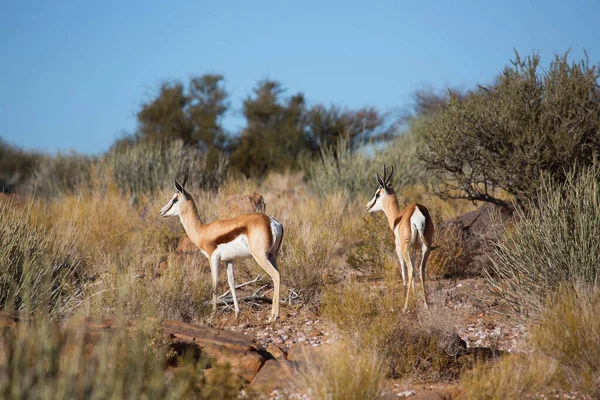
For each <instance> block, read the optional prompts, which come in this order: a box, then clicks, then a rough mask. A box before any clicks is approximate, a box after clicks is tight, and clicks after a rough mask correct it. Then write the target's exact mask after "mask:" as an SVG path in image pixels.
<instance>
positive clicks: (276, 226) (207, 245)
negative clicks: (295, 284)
mask: <svg viewBox="0 0 600 400" xmlns="http://www.w3.org/2000/svg"><path fill="white" fill-rule="evenodd" d="M188 176H189V174H188V172H187V171H186V173H185V175H184V178H183V182H182V183H179V182H178V181H177V179H174V181H175V189H177V191H176V192H175V194H174V195H173V197H172V198H171V200H169V202H168V203H167V204H166V205H165V206H164V207H163V208H162V209H161V210H160V215H161V216H163V217H171V216H179V219H180V220H181V224H182V225H183V228H184V229H185V232H186V233H187V235H188V237H189V238H190V240H191V241H192V242H193V243H194V244H195V245H196V246H198V247H199V248H200V250H201V251H202V254H204V255H205V256H206V258H208V262H209V264H210V271H211V275H212V292H213V293H212V294H213V297H212V307H213V313H214V312H215V311H216V309H217V278H218V274H219V260H222V261H224V262H226V263H227V281H228V283H229V288H230V290H231V295H232V297H233V306H234V310H235V316H236V318H237V316H238V314H239V312H240V309H239V306H238V301H237V297H236V295H235V281H234V278H233V260H236V259H240V258H249V257H254V259H255V260H256V262H257V263H258V265H260V266H261V267H262V269H264V270H265V271H266V272H267V274H269V276H270V277H271V279H273V287H274V289H273V305H272V308H271V317H270V321H271V322H274V321H276V320H277V318H278V317H279V283H280V278H279V271H278V270H277V252H278V251H279V248H280V247H281V241H282V239H283V226H281V224H280V223H279V222H277V221H276V220H275V219H274V218H271V217H269V216H268V215H266V214H262V213H255V214H244V215H240V216H237V217H234V218H230V219H223V220H217V221H213V222H210V223H207V224H203V223H202V221H200V217H199V216H198V210H197V209H196V203H194V199H193V198H192V196H191V195H190V194H189V193H188V192H187V191H186V190H185V184H186V182H187V180H188Z"/></svg>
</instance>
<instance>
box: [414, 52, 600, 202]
mask: <svg viewBox="0 0 600 400" xmlns="http://www.w3.org/2000/svg"><path fill="white" fill-rule="evenodd" d="M567 55H568V53H567V54H565V55H564V56H562V57H559V56H555V57H554V60H553V61H552V62H551V63H550V65H549V66H548V68H545V69H542V68H541V67H540V57H539V55H537V54H534V55H533V56H530V57H527V58H526V59H521V58H520V57H519V55H518V54H516V55H515V60H514V61H511V65H510V66H507V67H506V68H505V69H504V70H503V72H502V73H501V74H500V75H499V76H498V78H497V80H496V82H495V83H494V84H493V85H491V86H489V87H485V88H484V87H480V88H479V89H478V90H475V91H471V92H470V93H468V94H467V95H466V96H461V98H459V97H458V96H452V97H451V100H450V103H449V104H448V106H447V107H443V108H442V109H441V110H440V112H439V114H438V115H437V117H435V118H433V119H432V120H431V121H430V122H428V123H426V124H425V125H424V127H423V129H421V134H422V136H423V139H424V142H425V143H426V144H427V145H426V146H424V147H423V149H422V151H421V152H420V154H419V157H420V158H421V159H422V160H423V161H424V163H425V167H426V168H427V174H428V176H429V178H430V181H431V183H432V184H433V187H434V190H436V191H437V192H438V193H439V194H441V195H442V196H445V197H453V196H458V197H461V198H467V199H470V200H482V201H491V202H496V203H506V200H504V199H502V198H500V197H499V196H498V192H497V191H496V189H498V188H501V189H504V190H505V191H506V192H508V193H509V194H511V195H513V196H514V197H515V199H516V201H517V203H526V202H528V201H534V200H536V199H537V195H536V193H537V189H538V188H539V177H540V174H541V173H546V174H547V175H548V176H550V177H551V178H552V179H553V180H555V181H557V182H561V181H562V180H564V179H565V176H566V174H567V171H568V168H565V166H567V167H569V166H572V165H574V163H575V162H576V161H577V162H578V163H579V165H582V166H585V165H590V164H592V163H593V162H594V160H597V159H598V153H597V151H598V148H600V85H599V84H598V78H599V77H600V71H599V70H598V69H597V67H596V66H590V65H589V62H588V60H587V58H586V59H584V60H582V61H579V62H577V63H569V62H568V60H567ZM456 192H458V193H456Z"/></svg>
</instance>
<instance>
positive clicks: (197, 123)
mask: <svg viewBox="0 0 600 400" xmlns="http://www.w3.org/2000/svg"><path fill="white" fill-rule="evenodd" d="M223 80H224V78H223V76H221V75H212V74H207V75H202V76H199V77H192V78H191V79H190V81H189V84H188V87H187V90H186V88H185V87H184V86H183V84H181V83H179V82H166V83H163V84H162V85H161V87H160V90H159V93H158V96H157V97H156V98H155V99H153V100H152V101H149V102H148V103H145V104H143V105H142V108H141V110H140V111H139V112H138V115H137V116H138V122H139V130H138V136H139V138H140V139H150V140H154V141H165V140H167V141H170V140H177V139H180V140H182V141H183V143H184V144H185V145H190V144H193V145H196V146H198V147H199V148H200V149H202V150H203V151H205V152H206V153H207V157H208V165H209V166H210V167H212V166H213V165H214V164H215V163H218V159H219V154H220V151H222V150H223V149H224V147H225V142H226V135H225V131H224V129H223V126H222V125H221V119H222V118H223V116H224V115H225V113H226V112H227V110H228V109H229V103H228V96H229V95H228V93H227V91H226V90H225V88H224V87H223Z"/></svg>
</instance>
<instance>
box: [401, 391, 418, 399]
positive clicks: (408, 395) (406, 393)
mask: <svg viewBox="0 0 600 400" xmlns="http://www.w3.org/2000/svg"><path fill="white" fill-rule="evenodd" d="M416 394H417V392H415V391H414V390H407V391H404V392H400V393H397V394H396V396H398V397H410V396H415V395H416Z"/></svg>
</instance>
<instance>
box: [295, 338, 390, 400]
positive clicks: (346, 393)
mask: <svg viewBox="0 0 600 400" xmlns="http://www.w3.org/2000/svg"><path fill="white" fill-rule="evenodd" d="M300 365H301V367H300V372H299V374H298V376H297V378H296V380H295V382H294V384H295V386H296V388H297V389H298V390H299V391H300V392H303V393H306V394H307V395H308V396H309V397H310V398H311V399H315V400H331V399H348V400H363V399H365V400H367V399H377V398H380V397H381V396H382V394H383V392H384V379H385V377H386V367H385V363H384V362H383V361H382V360H381V359H380V357H379V356H377V354H376V353H374V352H369V351H365V350H362V351H357V350H356V349H355V348H352V347H350V346H348V345H343V344H338V345H333V346H327V347H326V348H323V350H322V351H320V352H319V356H318V357H315V355H314V354H313V356H312V357H310V356H308V355H305V356H304V357H303V359H302V360H301V364H300Z"/></svg>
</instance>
